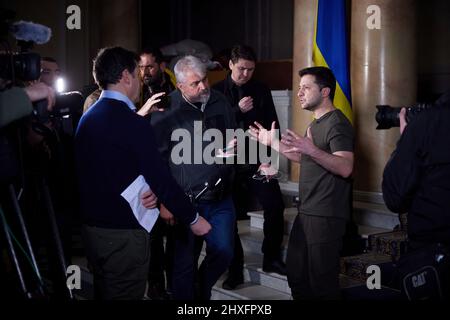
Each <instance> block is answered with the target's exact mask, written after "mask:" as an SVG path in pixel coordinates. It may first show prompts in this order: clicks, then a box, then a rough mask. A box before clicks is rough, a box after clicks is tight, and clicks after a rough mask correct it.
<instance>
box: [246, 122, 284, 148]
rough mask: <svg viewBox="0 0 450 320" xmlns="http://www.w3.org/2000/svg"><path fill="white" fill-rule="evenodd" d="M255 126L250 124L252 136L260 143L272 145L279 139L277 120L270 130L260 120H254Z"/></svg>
mask: <svg viewBox="0 0 450 320" xmlns="http://www.w3.org/2000/svg"><path fill="white" fill-rule="evenodd" d="M254 124H255V126H250V131H249V133H250V136H251V137H252V138H253V139H254V140H257V141H258V142H259V143H261V144H263V145H265V146H268V147H271V146H274V144H275V142H276V141H278V140H277V138H276V128H275V125H276V122H275V121H273V122H272V126H271V128H270V130H267V129H266V128H264V127H263V126H262V125H261V124H260V123H259V122H258V121H255V122H254Z"/></svg>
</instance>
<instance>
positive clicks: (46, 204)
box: [0, 130, 73, 299]
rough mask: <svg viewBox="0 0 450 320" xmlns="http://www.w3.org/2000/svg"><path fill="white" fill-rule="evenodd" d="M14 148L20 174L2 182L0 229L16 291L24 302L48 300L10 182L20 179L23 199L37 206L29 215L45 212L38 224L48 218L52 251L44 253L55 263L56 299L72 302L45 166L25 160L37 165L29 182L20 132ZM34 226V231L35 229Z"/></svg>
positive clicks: (32, 159) (25, 225)
mask: <svg viewBox="0 0 450 320" xmlns="http://www.w3.org/2000/svg"><path fill="white" fill-rule="evenodd" d="M16 145H17V154H18V159H20V160H19V161H17V160H16V159H15V158H16V157H11V158H12V160H11V161H14V162H16V163H19V164H20V165H19V166H20V170H17V173H14V174H13V175H11V176H10V177H9V178H8V179H6V180H4V181H5V182H2V188H1V189H0V200H1V227H2V230H3V233H4V234H5V244H6V247H7V251H8V254H9V259H10V261H9V262H10V264H11V265H12V267H13V270H14V273H15V274H16V278H17V282H18V284H19V285H18V287H19V288H20V294H21V296H22V297H24V298H25V299H32V298H46V297H49V296H48V290H46V289H47V287H46V285H45V283H44V279H43V277H42V275H41V271H40V268H39V266H38V263H37V259H36V255H35V252H34V250H33V246H32V241H31V237H30V236H29V232H28V229H27V224H26V220H25V219H24V218H23V214H22V208H21V206H20V204H19V200H20V197H21V194H22V192H20V193H19V196H18V195H17V194H16V191H15V188H14V185H13V183H12V181H14V180H16V178H20V179H19V180H21V185H22V186H24V187H23V189H24V190H25V195H27V196H28V197H29V198H30V199H31V198H35V199H37V200H38V202H37V205H35V204H34V203H33V205H34V207H33V205H30V206H29V209H30V210H29V211H33V209H36V208H42V209H43V210H42V212H44V215H42V216H39V220H38V221H41V220H42V218H44V220H45V218H47V220H48V226H49V230H50V233H51V241H48V243H49V244H50V243H51V244H52V245H53V248H54V249H53V250H48V251H47V253H48V254H49V256H50V254H53V256H54V257H55V263H54V264H53V265H52V266H54V270H52V276H53V277H52V278H54V279H57V281H54V283H53V284H54V288H55V297H56V298H63V299H73V294H72V291H71V290H70V289H69V288H68V287H67V285H66V270H67V264H66V259H65V257H64V250H63V246H62V242H61V237H60V233H59V229H58V225H57V223H56V216H55V210H54V206H53V201H52V198H51V195H50V190H49V188H48V184H47V179H46V176H47V175H46V174H45V170H43V168H44V165H43V164H42V163H41V162H40V161H39V160H38V161H36V159H35V157H31V156H30V157H28V160H31V161H30V163H32V164H36V163H37V164H38V165H37V167H35V168H34V169H35V170H32V171H33V172H32V174H31V175H29V177H30V179H25V170H24V161H23V160H24V157H23V152H22V139H21V135H20V131H19V130H18V135H17V143H16ZM36 168H37V170H36ZM19 172H20V173H19ZM2 181H3V180H2ZM32 185H34V186H35V187H34V188H28V186H32ZM29 211H28V210H25V212H26V213H27V214H29V213H30V212H29ZM27 222H28V227H29V226H30V225H32V223H31V222H30V221H27ZM10 225H11V226H10ZM33 226H34V227H35V228H36V226H35V225H33ZM39 231H41V230H39ZM14 234H18V235H19V234H20V237H18V238H20V239H23V241H24V243H25V249H24V248H23V247H22V245H21V243H20V242H19V240H18V238H17V237H16V236H15V235H14ZM35 248H36V247H35ZM17 249H20V251H18V250H17ZM19 252H22V253H23V256H25V258H26V259H25V260H24V259H20V256H19V254H18V253H19ZM53 256H52V257H53ZM49 260H50V259H49ZM27 261H28V263H29V266H30V267H31V269H30V268H28V269H26V268H25V267H27V266H28V264H27V265H25V266H24V262H27ZM52 262H53V261H52ZM30 270H31V272H30Z"/></svg>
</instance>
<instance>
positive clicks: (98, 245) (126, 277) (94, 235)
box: [81, 225, 150, 300]
mask: <svg viewBox="0 0 450 320" xmlns="http://www.w3.org/2000/svg"><path fill="white" fill-rule="evenodd" d="M81 235H82V237H83V242H84V246H85V249H86V255H87V258H88V261H89V263H90V265H91V267H92V269H93V274H94V298H95V299H99V300H142V298H143V297H144V294H145V286H146V283H147V277H148V265H149V261H150V240H149V234H148V233H147V231H146V230H144V229H132V230H127V229H123V230H122V229H105V228H97V227H90V226H86V225H84V226H83V228H82V233H81Z"/></svg>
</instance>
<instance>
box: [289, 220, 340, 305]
mask: <svg viewBox="0 0 450 320" xmlns="http://www.w3.org/2000/svg"><path fill="white" fill-rule="evenodd" d="M345 226H346V221H345V220H344V219H338V218H329V217H319V216H308V215H304V214H299V215H297V217H296V218H295V221H294V225H293V226H292V230H291V234H290V237H289V246H288V251H287V258H286V268H287V278H288V283H289V286H290V287H291V291H292V297H293V298H294V300H301V299H308V300H310V299H340V287H339V271H340V269H339V259H340V254H339V253H340V250H341V248H342V237H343V235H344V233H345Z"/></svg>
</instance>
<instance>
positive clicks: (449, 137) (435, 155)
mask: <svg viewBox="0 0 450 320" xmlns="http://www.w3.org/2000/svg"><path fill="white" fill-rule="evenodd" d="M399 127H400V133H401V137H400V140H399V141H398V143H397V148H396V150H395V151H394V152H393V154H392V156H391V158H390V160H389V161H388V163H387V165H386V168H385V170H384V174H383V183H382V189H383V197H384V200H385V203H386V205H387V207H388V208H389V209H390V210H391V211H393V212H396V213H405V212H407V213H408V230H407V232H408V253H407V254H406V255H405V256H404V257H402V258H401V259H400V261H399V264H398V265H399V271H400V277H401V278H400V281H401V285H402V291H403V292H404V293H405V295H406V296H407V298H409V299H411V300H414V299H442V298H446V299H449V298H450V295H449V290H450V278H449V274H450V272H449V269H450V262H449V260H450V255H449V246H450V148H449V145H450V100H449V99H448V94H447V95H444V96H443V97H441V98H440V99H439V100H438V101H437V102H436V103H435V104H433V105H431V106H430V107H429V108H426V109H424V110H422V111H421V112H420V114H416V115H415V116H414V120H413V121H409V122H408V121H407V110H406V108H402V109H401V111H400V112H399ZM418 270H419V271H418ZM418 279H419V280H420V281H419V282H418Z"/></svg>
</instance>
